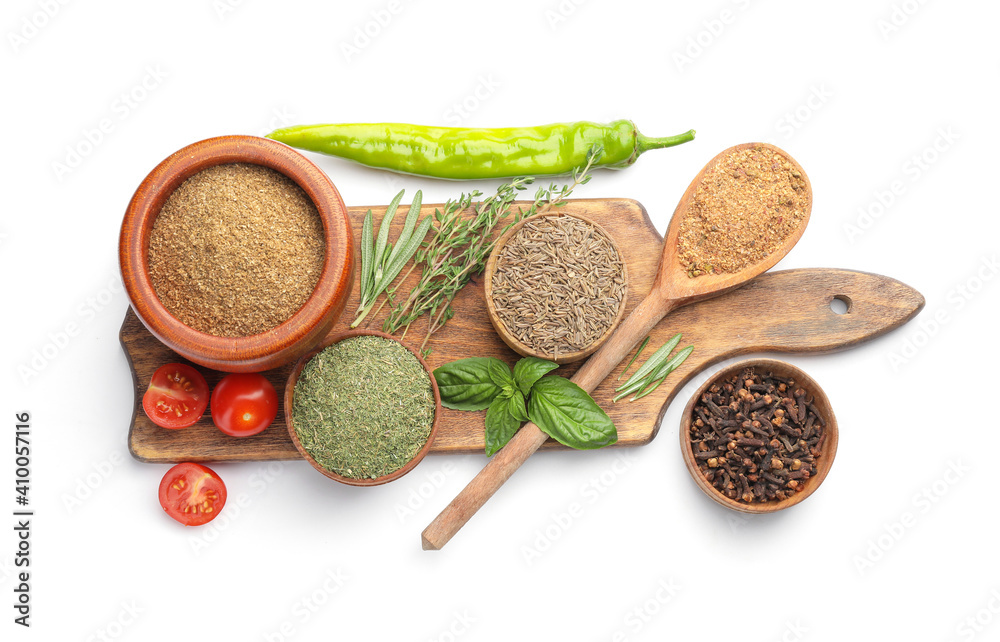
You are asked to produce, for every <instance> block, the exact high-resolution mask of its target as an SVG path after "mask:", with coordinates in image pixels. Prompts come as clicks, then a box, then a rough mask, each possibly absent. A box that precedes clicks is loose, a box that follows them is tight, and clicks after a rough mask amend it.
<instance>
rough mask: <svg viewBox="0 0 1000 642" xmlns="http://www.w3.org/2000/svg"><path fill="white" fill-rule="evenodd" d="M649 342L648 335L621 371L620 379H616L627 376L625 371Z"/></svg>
mask: <svg viewBox="0 0 1000 642" xmlns="http://www.w3.org/2000/svg"><path fill="white" fill-rule="evenodd" d="M679 340H680V339H678V341H679ZM647 343H649V337H646V338H645V339H643V340H642V343H641V344H640V345H639V349H638V350H636V351H635V354H633V355H632V358H631V359H629V362H628V365H626V366H625V367H624V368H623V369H622V373H621V374H620V375H618V379H617V380H616V381H620V380H621V378H622V377H623V376H625V373H626V372H628V369H629V368H631V367H632V364H633V363H635V360H636V359H638V358H639V354H640V353H642V351H643V350H645V349H646V344H647Z"/></svg>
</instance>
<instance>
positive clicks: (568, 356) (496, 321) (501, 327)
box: [483, 210, 629, 364]
mask: <svg viewBox="0 0 1000 642" xmlns="http://www.w3.org/2000/svg"><path fill="white" fill-rule="evenodd" d="M550 216H572V217H573V218H577V219H580V220H581V221H586V222H587V223H589V224H590V225H593V226H594V227H595V228H597V230H598V231H599V232H601V233H602V234H604V236H606V237H607V238H608V240H609V241H611V245H612V247H614V248H615V251H616V252H618V256H619V257H621V259H622V276H623V277H624V279H625V293H624V296H623V297H622V302H621V305H620V306H619V307H618V314H617V315H616V316H615V318H614V320H613V321H612V322H611V326H610V327H609V328H608V329H607V330H605V332H604V334H602V335H601V336H600V337H598V338H597V340H596V341H594V342H593V343H591V344H590V345H589V346H587V347H586V348H584V349H583V350H577V351H576V352H567V353H565V354H559V356H558V357H553V356H552V355H551V354H548V353H545V352H541V351H539V350H537V349H535V348H533V347H532V346H529V345H527V344H525V343H524V342H522V341H521V340H520V339H518V338H517V337H515V336H514V335H513V334H511V332H510V331H509V330H508V329H507V326H506V325H505V324H504V322H503V320H502V319H500V316H499V315H498V314H497V309H496V305H495V304H494V303H493V275H494V274H495V273H496V266H497V261H498V260H499V257H500V252H502V251H503V248H504V246H505V245H506V244H507V241H509V240H510V239H511V238H512V237H513V236H514V235H515V234H517V233H518V232H519V231H520V230H521V228H523V227H524V226H525V224H526V223H527V222H528V221H536V220H539V219H541V218H545V217H550ZM628 286H629V278H628V265H626V263H625V255H624V254H622V251H621V248H620V247H618V243H616V242H615V239H614V237H613V236H611V234H609V233H608V231H607V230H606V229H604V228H603V227H601V226H600V225H599V224H598V223H596V222H595V221H593V220H591V219H589V218H587V217H585V216H580V215H578V214H567V213H566V212H562V211H559V210H557V211H553V212H546V213H544V214H540V215H538V216H531V217H528V218H525V219H522V220H521V221H519V222H518V223H517V224H516V225H514V226H513V227H511V228H510V229H509V230H507V232H506V233H504V235H503V236H501V237H500V238H499V239H497V242H496V245H494V246H493V250H492V251H491V252H490V256H489V258H487V260H486V270H485V278H484V280H483V290H484V293H485V297H486V311H487V313H488V314H489V317H490V323H492V324H493V328H494V329H495V330H496V331H497V334H499V335H500V338H501V339H503V341H504V343H506V344H507V345H508V346H510V349H511V350H513V351H514V352H516V353H518V354H519V355H521V356H522V357H538V358H539V359H547V360H548V361H554V362H556V363H558V364H566V363H573V362H574V361H579V360H581V359H583V358H585V357H589V356H590V355H591V354H593V353H594V352H596V351H597V350H598V349H599V348H600V347H601V346H602V345H604V342H605V341H607V340H608V337H610V336H611V335H612V334H613V333H614V331H615V328H617V327H618V324H619V323H621V320H622V318H623V317H624V316H625V305H626V303H627V302H628Z"/></svg>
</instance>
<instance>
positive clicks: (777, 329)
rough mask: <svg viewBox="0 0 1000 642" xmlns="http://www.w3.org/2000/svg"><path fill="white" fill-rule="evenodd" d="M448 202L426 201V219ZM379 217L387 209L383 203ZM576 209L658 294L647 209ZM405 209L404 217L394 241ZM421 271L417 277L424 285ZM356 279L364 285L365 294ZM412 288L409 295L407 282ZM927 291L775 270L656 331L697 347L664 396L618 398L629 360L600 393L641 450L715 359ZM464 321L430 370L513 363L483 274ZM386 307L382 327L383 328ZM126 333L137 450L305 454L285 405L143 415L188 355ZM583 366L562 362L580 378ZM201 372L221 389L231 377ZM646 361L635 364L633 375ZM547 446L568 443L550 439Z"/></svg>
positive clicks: (468, 440)
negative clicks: (178, 424) (258, 415)
mask: <svg viewBox="0 0 1000 642" xmlns="http://www.w3.org/2000/svg"><path fill="white" fill-rule="evenodd" d="M435 207H440V205H425V206H424V208H423V212H422V213H423V215H428V214H432V213H433V211H434V208H435ZM371 209H372V210H373V211H374V213H375V220H376V221H378V220H380V214H381V213H382V212H383V211H384V210H385V207H384V206H382V207H372V208H371ZM349 210H350V215H351V221H352V223H353V225H354V233H355V235H356V236H358V237H359V238H360V233H361V221H362V218H363V217H364V214H365V212H366V211H367V210H368V208H367V207H352V208H349ZM564 211H566V212H569V213H577V214H581V215H584V216H587V217H589V218H591V219H593V220H596V221H598V222H600V223H601V225H603V226H604V227H605V229H607V230H608V232H609V233H610V234H611V235H612V236H614V238H615V239H616V240H617V242H618V244H619V246H620V247H621V250H622V252H623V254H624V255H625V260H626V262H627V263H628V270H629V276H630V278H631V284H630V287H629V292H628V301H627V304H628V305H627V308H628V311H631V309H632V308H633V307H634V306H635V305H636V304H637V303H638V302H639V301H641V300H642V298H643V297H644V296H645V295H646V293H647V292H648V291H649V289H650V287H651V285H652V282H653V276H654V274H655V273H656V267H657V261H658V260H659V257H660V250H661V244H662V237H661V236H660V235H659V233H657V231H656V229H655V228H654V227H653V225H652V223H651V222H650V220H649V216H648V215H647V213H646V210H645V208H643V206H642V205H640V204H639V203H638V202H636V201H633V200H627V199H594V200H570V201H568V202H567V204H566V206H565V210H564ZM403 214H405V209H404V211H403V212H402V213H400V214H399V215H398V216H397V217H396V218H397V223H396V225H395V226H394V227H396V228H397V229H396V230H395V231H394V232H393V237H392V238H395V235H396V233H398V228H399V227H401V225H402V219H403ZM415 278H416V275H414V276H412V277H411V279H410V280H411V281H412V280H415ZM356 290H357V285H356V284H355V292H356ZM400 291H401V292H407V291H409V288H408V287H405V286H404V288H402V289H401V290H400ZM835 298H839V299H841V300H843V301H845V302H849V309H848V311H847V313H845V314H837V313H836V312H834V311H833V310H832V309H831V307H830V304H831V302H832V301H833V300H834V299H835ZM923 304H924V299H923V297H922V296H921V295H920V293H918V292H917V291H916V290H914V289H912V288H910V287H908V286H906V285H904V284H903V283H900V282H899V281H896V280H895V279H891V278H888V277H884V276H879V275H875V274H867V273H864V272H853V271H849V270H839V269H797V270H786V271H782V272H774V273H769V274H764V275H762V276H761V277H758V278H757V279H755V280H754V281H752V282H751V283H749V284H748V285H746V286H744V287H742V288H740V289H739V290H736V291H734V292H730V293H728V294H725V295H722V296H720V297H717V298H715V299H711V300H708V301H703V302H700V303H696V304H693V305H690V306H687V307H683V308H680V309H679V310H676V311H674V312H673V313H671V314H670V315H668V316H667V317H666V318H664V319H663V320H662V321H661V322H660V323H659V325H657V326H656V328H655V329H654V331H653V333H652V335H651V336H652V338H651V339H650V341H649V345H648V346H647V348H646V350H645V351H644V352H643V354H642V355H641V356H640V357H639V359H638V360H637V362H636V364H641V363H642V361H643V360H644V359H645V358H646V357H648V356H649V355H651V354H652V353H653V352H654V351H655V350H656V348H658V347H659V346H661V345H662V344H663V343H665V342H666V341H667V340H668V339H669V338H670V337H671V336H672V335H673V334H674V333H676V332H681V333H683V335H684V336H683V338H682V340H681V344H680V347H683V346H686V345H689V344H690V345H694V347H695V350H694V352H693V353H692V355H691V356H690V357H689V358H688V359H687V361H686V362H685V363H684V364H683V365H682V366H681V367H680V368H679V369H678V370H677V371H675V372H674V373H673V374H672V375H670V377H669V378H668V379H667V380H666V381H665V382H664V383H663V385H661V386H660V388H659V389H658V390H657V391H656V392H654V393H653V394H651V395H649V396H647V397H644V398H643V399H640V400H638V401H636V402H634V403H629V402H628V401H626V400H622V401H620V402H618V403H614V404H613V403H612V402H611V398H612V397H613V392H614V388H615V386H616V385H618V384H616V379H617V377H618V374H619V373H620V372H621V370H622V368H624V366H625V364H626V363H627V362H628V359H626V360H625V361H624V362H623V363H622V364H620V365H619V366H618V368H616V369H615V371H614V372H613V373H612V374H611V376H609V377H608V379H607V380H606V381H605V382H604V383H603V384H601V385H600V386H599V387H598V388H597V390H595V391H594V393H593V396H594V398H595V399H596V400H597V402H598V403H599V404H600V405H601V407H603V408H604V409H605V410H606V411H607V413H608V415H609V416H610V417H611V419H612V420H613V421H614V422H615V425H616V426H617V428H618V443H617V444H616V445H617V446H641V445H643V444H646V443H648V442H649V441H650V440H652V439H653V437H655V436H656V432H657V429H658V427H659V423H660V418H661V417H662V416H663V414H664V412H666V408H667V406H668V405H669V404H670V401H671V400H672V399H673V397H674V395H675V394H676V393H677V391H678V390H680V389H681V387H683V385H684V384H685V383H686V382H687V381H688V380H690V379H691V377H693V376H694V375H695V374H697V373H698V372H700V371H701V370H704V369H705V368H706V367H708V366H710V365H711V364H713V363H717V362H719V361H721V360H723V359H727V358H729V357H733V356H736V355H741V354H747V353H752V352H762V351H769V352H808V353H820V352H832V351H835V350H843V349H845V348H849V347H851V346H854V345H857V344H859V343H862V342H864V341H867V340H869V339H872V338H874V337H877V336H879V335H881V334H883V333H885V332H888V331H889V330H892V329H893V328H896V327H898V326H900V325H902V324H904V323H906V321H908V320H909V319H910V318H912V317H913V316H914V315H915V314H916V313H917V312H918V311H919V310H920V308H922V307H923ZM356 308H357V297H356V296H354V297H353V298H352V300H351V301H350V302H349V303H348V305H347V309H346V310H345V311H344V315H343V317H342V318H341V319H340V321H338V323H337V325H336V326H335V327H334V329H333V331H332V332H340V331H343V330H345V329H346V327H347V325H348V324H349V323H350V321H351V320H352V319H353V318H354V313H355V309H356ZM454 309H455V316H454V318H453V319H451V320H450V321H449V322H448V324H447V325H446V326H445V327H444V329H442V330H441V331H440V332H438V333H437V334H436V335H434V337H432V338H431V340H430V342H429V343H428V347H429V348H430V349H431V354H430V356H429V357H428V359H427V362H428V364H429V365H430V367H431V368H436V367H438V366H440V365H441V364H443V363H446V362H448V361H452V360H454V359H460V358H463V357H470V356H479V357H482V356H494V357H498V358H500V359H503V360H504V361H506V362H507V363H508V364H511V365H513V364H514V362H516V360H517V355H516V354H515V353H514V352H513V351H512V350H510V349H509V348H508V347H507V346H506V345H505V344H504V343H503V342H502V341H501V340H500V338H499V336H497V334H496V332H495V331H494V330H493V326H492V325H491V324H490V321H489V318H488V317H487V315H486V306H485V303H484V301H483V287H482V284H481V283H480V282H479V281H478V280H473V282H472V283H470V284H469V285H468V286H466V287H465V289H463V290H462V292H461V293H460V294H459V296H458V297H457V298H456V299H455V302H454ZM384 317H385V311H384V310H383V312H382V313H381V314H380V315H379V316H378V317H376V318H375V320H374V322H373V323H372V325H371V327H373V328H378V327H380V326H381V321H382V319H383V318H384ZM424 330H425V328H424V326H423V325H419V326H418V325H415V326H414V327H413V328H411V330H410V332H409V333H408V335H407V337H406V340H405V341H406V343H409V344H411V345H419V344H420V342H421V341H422V339H423V333H424ZM119 336H120V339H121V343H122V347H123V349H124V350H125V354H126V356H127V357H128V360H129V364H130V366H131V368H132V374H133V382H134V393H135V394H134V397H135V408H134V411H133V416H132V424H131V427H130V429H129V435H128V444H129V450H130V452H131V453H132V455H133V456H134V457H135V458H136V459H138V460H140V461H146V462H162V463H169V462H178V461H197V462H206V461H252V460H268V459H298V458H299V454H298V452H297V451H296V450H295V447H294V446H293V445H292V442H291V439H290V438H289V436H288V431H287V428H286V425H285V416H284V409H282V412H279V413H278V417H277V419H276V420H275V422H274V423H273V424H272V425H271V426H270V427H269V428H268V429H267V430H265V431H264V432H262V433H260V434H259V435H256V436H253V437H247V438H242V439H237V438H233V437H228V436H226V435H224V434H223V433H221V432H220V431H219V430H217V429H216V428H215V426H214V425H213V424H212V419H211V417H210V415H209V413H208V412H206V414H205V415H204V416H203V417H202V418H201V420H200V421H199V422H198V423H197V424H195V425H194V426H191V427H190V428H187V429H184V430H165V429H162V428H159V427H157V426H156V425H155V424H153V423H152V422H151V421H150V420H149V419H148V418H147V417H146V415H145V413H143V411H142V395H143V393H144V392H145V390H146V387H147V386H148V384H149V380H150V377H151V376H152V374H153V372H154V371H155V370H156V368H158V367H159V366H161V365H163V364H165V363H170V362H173V361H181V362H186V361H185V360H184V359H183V358H181V357H180V356H178V355H177V354H176V353H175V352H173V351H172V350H170V349H169V348H167V347H166V346H165V345H163V344H162V343H160V342H159V341H158V340H157V339H156V338H155V337H153V336H152V335H151V334H150V333H149V332H148V331H147V330H146V328H145V327H144V326H143V325H142V323H141V322H140V321H139V319H138V318H137V317H136V316H135V313H134V312H133V311H132V310H131V309H129V311H128V312H127V313H126V315H125V321H124V323H123V324H122V328H121V332H120V335H119ZM578 365H579V364H570V365H566V366H563V367H561V368H559V370H557V371H556V373H557V374H561V375H563V376H566V377H569V376H571V375H572V374H573V372H575V370H576V368H577V366H578ZM195 367H197V368H198V369H199V370H200V371H201V372H202V374H204V375H205V378H206V379H207V381H208V384H209V386H212V387H214V386H215V384H216V383H218V381H219V379H221V378H222V376H223V375H224V373H221V372H216V371H213V370H209V369H207V368H202V367H200V366H195ZM636 367H638V365H633V367H632V371H634V369H635V368H636ZM291 368H292V364H289V365H287V366H284V367H282V368H277V369H275V370H269V371H267V372H265V373H263V374H264V375H265V376H267V378H268V379H269V380H270V381H271V383H273V384H274V387H275V388H276V389H277V391H278V397H279V399H280V398H282V396H283V391H284V387H285V380H286V378H287V376H288V373H289V371H290V370H291ZM443 412H444V414H443V416H442V421H441V425H440V428H439V431H438V436H437V439H436V440H435V442H434V445H433V447H432V449H431V452H436V453H469V452H483V416H484V415H485V411H484V412H460V411H455V410H448V409H444V411H443ZM543 448H563V446H561V445H560V444H558V443H556V442H554V441H552V440H549V442H547V443H546V444H545V445H544V446H543Z"/></svg>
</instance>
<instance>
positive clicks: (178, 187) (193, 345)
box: [118, 136, 354, 372]
mask: <svg viewBox="0 0 1000 642" xmlns="http://www.w3.org/2000/svg"><path fill="white" fill-rule="evenodd" d="M353 239H354V235H353V233H352V231H351V224H350V220H349V219H348V215H347V208H346V207H345V206H344V201H343V200H342V199H341V197H340V194H339V192H337V188H336V187H334V185H333V183H332V182H331V181H330V179H329V178H328V177H327V176H326V174H324V173H323V172H322V171H321V170H320V169H319V168H318V167H316V165H314V164H313V163H312V162H310V161H309V160H308V159H307V158H306V157H305V156H303V155H302V154H299V153H298V152H297V151H295V150H293V149H292V148H290V147H288V146H286V145H283V144H281V143H278V142H275V141H272V140H268V139H266V138H258V137H255V136H220V137H217V138H210V139H207V140H203V141H200V142H197V143H194V144H192V145H188V146H187V147H184V148H183V149H181V150H179V151H177V152H175V153H174V154H172V155H170V156H169V157H168V158H166V159H165V160H164V161H163V162H161V163H160V164H159V165H157V166H156V167H155V168H154V169H153V171H152V172H150V173H149V175H148V176H147V177H146V178H145V179H144V180H143V181H142V183H141V184H140V185H139V187H138V189H137V190H136V192H135V195H134V196H133V197H132V200H131V202H130V203H129V205H128V209H127V210H126V212H125V217H124V220H123V221H122V227H121V235H120V237H119V245H118V260H119V266H120V268H121V274H122V281H123V282H124V284H125V291H126V292H127V294H128V298H129V301H130V303H131V304H132V308H133V309H134V310H135V313H136V315H137V316H138V317H139V319H140V320H141V321H142V323H143V324H144V325H145V326H146V327H147V328H148V329H149V331H150V332H151V333H152V334H153V335H154V336H155V337H156V338H157V339H159V340H160V341H162V342H163V343H164V344H166V345H167V347H169V348H171V349H172V350H173V351H174V352H176V353H178V354H179V355H181V356H183V357H186V358H187V359H190V360H191V361H193V362H195V363H198V364H200V365H203V366H206V367H209V368H214V369H217V370H222V371H225V372H257V371H261V370H268V369H270V368H275V367H278V366H280V365H283V364H286V363H289V362H291V361H294V360H295V359H297V358H298V357H300V356H301V355H302V354H304V353H305V352H306V351H308V350H309V349H310V348H312V347H313V346H314V345H316V344H317V343H318V342H319V341H321V340H322V339H323V337H324V336H326V335H327V333H329V331H330V330H331V329H332V327H333V324H334V323H335V322H336V320H337V318H338V317H339V316H340V314H341V312H342V311H343V309H344V306H345V304H346V303H347V299H348V297H349V296H350V294H351V286H352V284H353V274H354V240H353Z"/></svg>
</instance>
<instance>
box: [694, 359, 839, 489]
mask: <svg viewBox="0 0 1000 642" xmlns="http://www.w3.org/2000/svg"><path fill="white" fill-rule="evenodd" d="M813 402H814V397H813V396H812V395H810V394H809V393H808V392H807V391H806V390H804V389H803V388H801V387H798V386H797V384H796V382H795V380H794V379H789V378H784V377H777V376H775V375H774V374H772V373H770V372H768V373H767V374H766V375H760V374H757V373H755V372H754V371H753V370H752V369H747V370H744V371H743V372H742V373H739V374H737V375H734V376H733V377H731V378H729V379H728V380H727V381H725V382H723V383H721V384H715V385H713V386H711V387H710V388H709V391H708V392H706V393H705V394H703V395H702V396H701V398H700V399H699V403H698V404H696V405H695V407H694V411H693V413H692V418H693V419H694V421H693V422H692V425H691V430H690V440H691V445H692V448H693V449H694V451H695V453H696V454H695V459H696V461H697V462H698V467H699V469H700V470H701V472H702V474H703V475H704V476H705V479H706V480H707V481H708V482H709V483H710V484H711V485H712V486H713V487H714V488H715V489H716V490H718V491H719V492H720V493H722V494H723V495H724V496H726V497H728V498H730V499H733V500H736V501H740V502H743V503H747V504H750V503H761V502H771V501H781V500H783V499H786V498H788V497H791V496H793V495H794V494H795V493H797V492H801V491H802V490H803V488H805V486H806V482H807V481H808V480H809V478H810V477H812V476H814V475H815V474H816V460H817V459H818V458H819V457H821V456H822V452H821V444H822V438H823V428H824V427H825V424H826V422H825V421H823V418H822V417H821V416H820V415H819V413H818V411H817V408H816V406H815V404H814V403H813Z"/></svg>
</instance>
